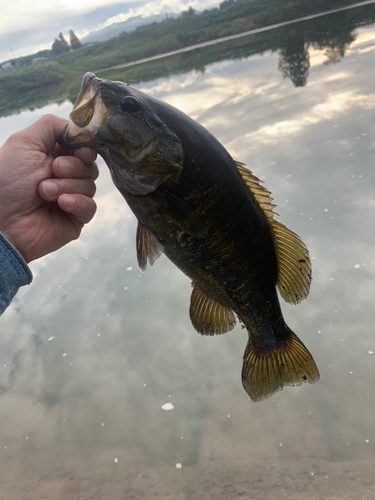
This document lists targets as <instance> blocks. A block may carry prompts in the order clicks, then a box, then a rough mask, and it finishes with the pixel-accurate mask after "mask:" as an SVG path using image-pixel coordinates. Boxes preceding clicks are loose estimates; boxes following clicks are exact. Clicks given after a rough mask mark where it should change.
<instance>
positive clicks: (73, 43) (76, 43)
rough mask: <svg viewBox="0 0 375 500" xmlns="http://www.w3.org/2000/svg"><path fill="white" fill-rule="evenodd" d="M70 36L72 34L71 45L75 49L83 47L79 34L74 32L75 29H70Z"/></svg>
mask: <svg viewBox="0 0 375 500" xmlns="http://www.w3.org/2000/svg"><path fill="white" fill-rule="evenodd" d="M69 36H70V46H71V47H72V49H73V50H76V49H79V48H80V47H82V44H81V42H80V41H79V38H78V36H77V35H76V34H75V33H74V31H73V30H70V31H69Z"/></svg>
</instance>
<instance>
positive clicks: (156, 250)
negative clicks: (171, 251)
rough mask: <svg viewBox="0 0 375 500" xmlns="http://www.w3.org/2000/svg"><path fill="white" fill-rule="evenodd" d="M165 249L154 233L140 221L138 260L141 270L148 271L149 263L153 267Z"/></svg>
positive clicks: (138, 228) (138, 229)
mask: <svg viewBox="0 0 375 500" xmlns="http://www.w3.org/2000/svg"><path fill="white" fill-rule="evenodd" d="M163 250H164V247H163V246H162V245H161V244H160V243H159V242H158V240H157V239H156V238H155V236H154V235H153V234H152V232H151V231H150V230H149V229H147V227H146V226H144V225H143V224H142V223H141V222H139V221H138V227H137V259H138V265H139V269H140V270H141V271H142V272H143V271H145V270H146V267H147V261H148V262H149V263H150V265H151V266H152V265H153V264H154V263H155V261H156V260H157V259H158V258H159V257H160V255H161V254H162V253H163Z"/></svg>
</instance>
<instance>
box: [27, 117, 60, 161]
mask: <svg viewBox="0 0 375 500" xmlns="http://www.w3.org/2000/svg"><path fill="white" fill-rule="evenodd" d="M66 124H67V120H65V119H64V118H60V117H58V116H55V115H44V116H42V117H41V118H39V120H37V121H36V122H35V123H33V124H32V125H31V126H30V127H27V128H26V129H25V130H24V131H22V132H23V133H25V132H26V135H25V134H24V135H25V137H24V140H25V141H26V142H27V141H28V140H30V143H31V145H32V146H33V147H34V148H35V145H38V146H39V149H40V151H43V152H44V153H46V154H48V153H49V152H50V151H52V150H53V149H54V147H55V144H56V141H57V139H58V138H59V136H60V134H61V132H62V131H63V129H64V127H65V125H66Z"/></svg>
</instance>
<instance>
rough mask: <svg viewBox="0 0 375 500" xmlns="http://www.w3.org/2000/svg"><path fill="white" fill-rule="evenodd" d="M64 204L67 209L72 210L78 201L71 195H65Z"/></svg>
mask: <svg viewBox="0 0 375 500" xmlns="http://www.w3.org/2000/svg"><path fill="white" fill-rule="evenodd" d="M64 203H65V205H66V206H67V207H69V208H72V207H73V206H74V205H75V204H76V199H75V198H74V196H70V194H65V195H64Z"/></svg>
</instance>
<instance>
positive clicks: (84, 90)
mask: <svg viewBox="0 0 375 500" xmlns="http://www.w3.org/2000/svg"><path fill="white" fill-rule="evenodd" d="M106 113H107V110H106V107H105V105H104V104H103V101H102V99H101V97H100V92H99V81H98V79H97V78H96V76H95V75H94V73H86V74H85V76H84V78H83V81H82V86H81V90H80V92H79V94H78V96H77V99H76V102H75V104H74V107H73V110H72V112H71V113H70V115H69V118H70V120H69V122H68V124H67V125H66V127H65V128H64V130H63V131H62V133H61V135H60V137H59V140H58V142H59V143H60V144H64V145H65V146H67V147H68V148H69V147H74V148H77V147H84V146H88V147H91V148H94V149H96V150H97V151H99V150H100V149H104V148H106V146H105V145H104V144H101V143H100V141H99V140H98V139H97V132H98V130H99V127H100V126H101V124H102V123H103V120H104V119H105V115H106Z"/></svg>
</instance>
